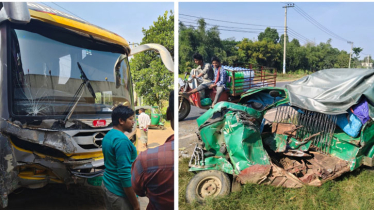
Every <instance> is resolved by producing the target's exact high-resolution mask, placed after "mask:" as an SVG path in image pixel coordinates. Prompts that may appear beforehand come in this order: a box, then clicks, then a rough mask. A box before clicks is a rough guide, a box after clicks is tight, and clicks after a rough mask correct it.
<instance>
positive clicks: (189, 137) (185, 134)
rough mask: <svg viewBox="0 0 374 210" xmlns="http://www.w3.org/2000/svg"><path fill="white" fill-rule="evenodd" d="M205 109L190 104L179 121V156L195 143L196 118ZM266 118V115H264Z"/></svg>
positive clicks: (281, 85)
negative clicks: (185, 115)
mask: <svg viewBox="0 0 374 210" xmlns="http://www.w3.org/2000/svg"><path fill="white" fill-rule="evenodd" d="M289 83H290V81H288V82H277V87H284V86H285V85H286V84H289ZM205 111H206V110H205V109H199V108H197V107H194V106H192V107H191V112H190V114H189V115H188V116H187V117H186V118H185V119H184V120H183V121H180V122H179V157H187V158H188V157H189V156H190V154H191V153H192V151H193V149H194V148H195V145H196V143H197V136H196V132H198V127H197V123H196V119H197V118H198V117H200V116H201V115H202V114H204V112H205ZM272 114H273V112H272V111H271V110H270V111H269V112H268V113H267V115H268V116H269V117H270V118H271V117H272ZM265 118H266V117H265Z"/></svg>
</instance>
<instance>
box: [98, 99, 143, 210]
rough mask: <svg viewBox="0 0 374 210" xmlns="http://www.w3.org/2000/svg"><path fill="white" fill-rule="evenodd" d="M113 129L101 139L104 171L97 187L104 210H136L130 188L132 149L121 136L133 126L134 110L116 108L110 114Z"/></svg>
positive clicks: (121, 107) (137, 207)
mask: <svg viewBox="0 0 374 210" xmlns="http://www.w3.org/2000/svg"><path fill="white" fill-rule="evenodd" d="M112 123H113V129H112V130H110V131H109V132H108V133H107V134H106V135H105V137H104V139H103V142H102V151H103V154H104V165H105V172H104V177H103V183H102V185H101V187H102V189H103V191H104V199H105V206H106V208H107V210H127V209H134V210H138V209H140V208H139V202H138V200H137V198H136V195H135V192H134V190H133V188H132V185H131V165H132V163H133V162H134V160H135V158H136V154H137V153H136V148H135V146H134V144H133V143H131V141H130V140H129V138H127V136H126V135H125V134H124V132H125V131H127V132H131V131H132V128H133V126H134V124H135V121H134V111H133V110H132V109H130V108H129V107H127V106H122V105H119V106H117V107H116V108H114V109H113V111H112Z"/></svg>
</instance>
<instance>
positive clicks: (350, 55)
mask: <svg viewBox="0 0 374 210" xmlns="http://www.w3.org/2000/svg"><path fill="white" fill-rule="evenodd" d="M347 43H348V44H351V53H350V54H349V65H348V68H351V58H352V49H353V42H350V41H348V42H347Z"/></svg>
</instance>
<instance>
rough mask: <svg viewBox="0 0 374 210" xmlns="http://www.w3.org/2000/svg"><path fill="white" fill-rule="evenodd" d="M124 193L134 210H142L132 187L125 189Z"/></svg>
mask: <svg viewBox="0 0 374 210" xmlns="http://www.w3.org/2000/svg"><path fill="white" fill-rule="evenodd" d="M123 191H125V194H126V196H127V198H128V199H129V201H130V203H131V205H132V207H133V208H134V210H140V205H139V202H138V199H137V198H136V195H135V192H134V189H132V187H124V188H123Z"/></svg>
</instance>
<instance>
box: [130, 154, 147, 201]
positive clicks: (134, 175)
mask: <svg viewBox="0 0 374 210" xmlns="http://www.w3.org/2000/svg"><path fill="white" fill-rule="evenodd" d="M141 155H142V154H140V155H139V156H138V157H137V158H136V160H135V162H134V164H132V168H131V184H132V188H133V189H134V191H135V193H136V194H137V195H139V196H141V197H144V196H146V192H145V191H144V189H145V187H144V180H143V175H144V169H143V166H142V161H141Z"/></svg>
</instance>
